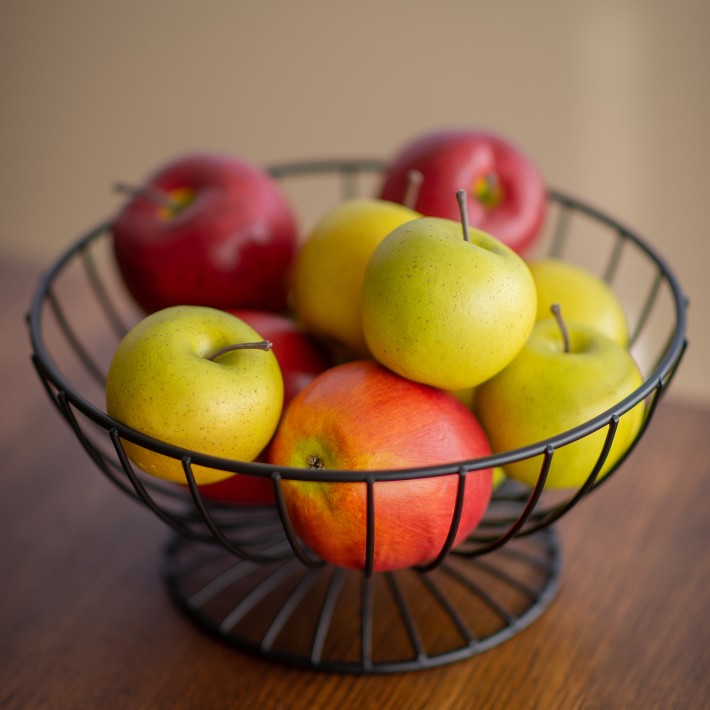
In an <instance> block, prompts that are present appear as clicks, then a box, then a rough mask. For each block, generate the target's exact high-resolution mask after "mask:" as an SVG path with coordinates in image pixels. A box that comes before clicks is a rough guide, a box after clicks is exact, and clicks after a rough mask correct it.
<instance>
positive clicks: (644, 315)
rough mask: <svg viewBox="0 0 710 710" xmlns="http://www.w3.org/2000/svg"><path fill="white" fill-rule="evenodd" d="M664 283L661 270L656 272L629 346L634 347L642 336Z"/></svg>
mask: <svg viewBox="0 0 710 710" xmlns="http://www.w3.org/2000/svg"><path fill="white" fill-rule="evenodd" d="M662 281H663V274H662V273H661V271H660V269H659V270H657V271H656V275H655V277H654V279H653V282H652V284H651V288H650V290H649V292H648V295H647V296H646V299H645V301H644V304H643V308H642V309H641V313H640V314H639V317H638V319H637V321H636V324H635V326H634V329H633V331H632V333H631V336H630V337H629V346H632V345H633V344H634V343H635V342H636V340H638V337H639V335H640V334H641V331H642V330H643V328H644V326H645V325H646V322H647V321H648V318H649V316H650V315H651V311H652V310H653V306H654V304H655V302H656V298H657V297H658V291H659V289H660V286H661V282H662ZM666 349H667V348H664V352H665V351H666Z"/></svg>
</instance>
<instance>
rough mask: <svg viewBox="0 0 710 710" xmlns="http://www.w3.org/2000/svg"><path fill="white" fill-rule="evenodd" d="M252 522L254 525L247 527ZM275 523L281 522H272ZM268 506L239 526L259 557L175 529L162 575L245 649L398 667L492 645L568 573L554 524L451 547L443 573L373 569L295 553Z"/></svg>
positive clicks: (341, 668) (185, 604) (332, 665)
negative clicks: (468, 551)
mask: <svg viewBox="0 0 710 710" xmlns="http://www.w3.org/2000/svg"><path fill="white" fill-rule="evenodd" d="M250 521H251V524H250ZM271 523H273V525H272V524H271ZM279 527H280V524H279V522H278V520H277V519H276V518H274V520H273V521H270V520H269V517H268V511H263V510H252V511H249V510H246V511H243V512H240V514H239V527H238V529H237V530H236V532H235V535H236V537H237V538H241V541H242V543H243V544H245V545H248V544H249V541H251V542H252V545H253V547H252V549H253V550H254V553H255V555H258V556H259V557H263V556H264V555H271V556H272V557H273V558H274V561H273V562H267V563H257V562H252V561H249V560H244V559H240V558H237V557H235V556H234V555H232V554H230V553H229V552H228V551H227V550H226V549H224V548H222V547H220V546H217V545H215V544H211V543H205V542H196V541H193V540H187V539H184V538H181V537H175V538H174V539H173V540H172V541H171V542H170V543H169V544H168V546H167V548H166V551H165V579H166V583H167V585H168V589H169V591H170V593H171V595H172V597H173V599H174V600H175V601H176V602H177V604H178V605H179V606H180V607H181V608H182V609H183V610H184V611H185V612H186V613H187V614H188V616H189V617H190V618H192V619H193V621H195V622H196V623H197V624H198V625H199V626H200V627H201V628H203V629H205V630H207V631H208V632H209V633H211V634H213V635H215V636H216V637H217V638H219V639H221V640H222V641H224V642H227V643H228V644H231V645H233V646H234V647H236V648H238V649H241V650H243V651H246V652H249V653H252V654H255V655H258V656H261V657H263V658H267V659H271V660H274V661H278V662H281V663H285V664H288V665H291V666H297V667H302V668H311V669H316V670H323V671H329V672H347V673H394V672H404V671H414V670H420V669H425V668H431V667H434V666H439V665H443V664H447V663H452V662H455V661H459V660H462V659H465V658H468V657H471V656H474V655H476V654H478V653H481V652H482V651H485V650H487V649H489V648H492V647H493V646H496V645H497V644H499V643H502V642H503V641H505V640H507V639H508V638H510V637H511V636H513V635H515V634H516V633H518V632H519V631H521V630H522V629H523V628H525V627H526V626H527V625H529V624H530V623H531V622H532V621H533V620H534V619H536V618H537V617H538V616H539V615H540V614H541V613H542V611H544V609H545V608H546V607H547V606H548V604H549V603H550V602H551V601H552V599H553V598H554V596H555V594H556V592H557V589H558V585H559V577H560V567H561V562H560V550H559V543H558V538H557V534H556V532H555V531H554V529H553V528H546V529H544V530H542V531H540V532H538V533H535V534H533V535H530V536H527V537H523V538H518V539H514V540H512V541H510V542H509V543H508V544H506V545H505V546H503V547H502V548H500V549H498V550H496V551H494V552H491V553H489V554H486V555H484V556H482V557H466V556H465V545H464V546H463V548H460V550H461V553H462V554H457V553H453V554H450V555H449V556H448V558H447V559H446V560H445V561H444V562H443V563H442V564H441V565H440V566H439V567H438V568H436V569H434V570H432V571H430V572H423V571H419V570H416V569H405V570H399V571H396V572H392V573H389V572H380V573H375V574H374V575H372V576H371V577H369V578H368V577H365V575H364V574H362V573H361V572H359V571H355V570H345V569H341V568H337V567H332V566H330V565H321V566H318V567H312V568H308V567H305V566H304V565H303V564H302V563H301V562H299V561H298V560H297V559H296V558H294V556H293V554H292V553H291V551H290V550H289V548H288V546H287V543H286V541H285V540H284V539H281V536H280V535H279Z"/></svg>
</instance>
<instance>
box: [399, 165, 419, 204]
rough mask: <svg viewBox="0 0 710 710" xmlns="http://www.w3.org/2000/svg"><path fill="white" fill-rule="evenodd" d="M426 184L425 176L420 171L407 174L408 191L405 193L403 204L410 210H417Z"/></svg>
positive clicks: (413, 170) (411, 171)
mask: <svg viewBox="0 0 710 710" xmlns="http://www.w3.org/2000/svg"><path fill="white" fill-rule="evenodd" d="M423 182H424V175H422V174H421V172H419V170H415V169H412V170H410V171H409V172H408V173H407V189H406V191H405V193H404V199H403V200H402V204H403V205H404V206H405V207H409V209H410V210H413V209H416V204H417V200H418V199H419V191H420V190H421V187H422V183H423Z"/></svg>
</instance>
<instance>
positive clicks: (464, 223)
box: [456, 190, 471, 242]
mask: <svg viewBox="0 0 710 710" xmlns="http://www.w3.org/2000/svg"><path fill="white" fill-rule="evenodd" d="M456 199H457V200H458V202H459V212H460V213H461V227H462V229H463V238H464V241H466V242H470V241H471V235H470V233H469V230H468V206H467V204H466V200H467V195H466V190H457V192H456Z"/></svg>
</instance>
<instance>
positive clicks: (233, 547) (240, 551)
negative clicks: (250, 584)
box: [182, 456, 288, 562]
mask: <svg viewBox="0 0 710 710" xmlns="http://www.w3.org/2000/svg"><path fill="white" fill-rule="evenodd" d="M182 467H183V470H184V471H185V476H186V477H187V485H188V487H189V489H190V493H191V494H192V499H193V501H194V503H195V507H196V508H197V511H198V512H199V514H200V517H201V518H202V520H203V521H204V523H205V525H206V526H207V529H208V530H209V531H210V532H211V533H212V535H213V536H214V538H215V539H216V540H217V541H218V542H220V543H221V544H222V545H223V546H224V547H225V549H226V550H228V551H229V552H231V553H232V554H233V555H236V556H237V557H241V558H242V559H249V560H253V561H254V562H273V561H274V560H275V559H279V558H278V557H274V556H273V555H268V554H258V553H254V552H247V550H246V549H245V548H244V547H243V546H241V545H239V544H237V543H236V542H235V541H234V540H230V539H229V538H228V537H227V536H226V535H225V534H224V533H223V532H222V530H221V528H220V527H219V525H217V523H215V521H214V518H213V517H212V515H210V512H209V510H207V506H206V505H205V501H204V499H203V498H202V494H201V493H200V489H199V486H198V485H197V481H196V480H195V474H194V472H193V470H192V461H191V459H190V457H189V456H185V457H183V459H182ZM237 475H239V474H237ZM287 555H288V548H287V547H286V546H284V548H283V555H282V556H281V559H283V558H285V557H286V556H287Z"/></svg>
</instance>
